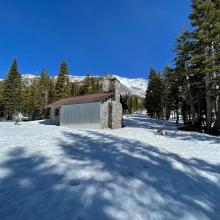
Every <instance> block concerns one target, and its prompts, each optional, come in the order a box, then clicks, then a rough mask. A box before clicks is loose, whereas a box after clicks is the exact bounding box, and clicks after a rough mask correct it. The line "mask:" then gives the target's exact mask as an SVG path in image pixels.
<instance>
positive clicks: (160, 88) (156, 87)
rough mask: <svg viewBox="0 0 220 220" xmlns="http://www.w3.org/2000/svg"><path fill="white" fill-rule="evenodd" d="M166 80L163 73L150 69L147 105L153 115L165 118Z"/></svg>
mask: <svg viewBox="0 0 220 220" xmlns="http://www.w3.org/2000/svg"><path fill="white" fill-rule="evenodd" d="M164 89H165V85H164V81H163V78H162V74H161V73H156V72H155V70H153V69H151V70H150V75H149V81H148V89H147V92H146V97H145V106H146V109H147V112H148V114H149V115H150V116H151V117H156V118H163V102H164Z"/></svg>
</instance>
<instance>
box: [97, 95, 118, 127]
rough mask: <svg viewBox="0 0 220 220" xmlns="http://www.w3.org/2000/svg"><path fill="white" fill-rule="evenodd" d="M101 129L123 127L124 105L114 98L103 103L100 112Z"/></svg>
mask: <svg viewBox="0 0 220 220" xmlns="http://www.w3.org/2000/svg"><path fill="white" fill-rule="evenodd" d="M100 123H101V128H112V129H116V128H121V127H122V105H121V103H120V102H117V101H114V100H113V98H111V99H108V100H106V101H104V102H102V103H101V111H100Z"/></svg>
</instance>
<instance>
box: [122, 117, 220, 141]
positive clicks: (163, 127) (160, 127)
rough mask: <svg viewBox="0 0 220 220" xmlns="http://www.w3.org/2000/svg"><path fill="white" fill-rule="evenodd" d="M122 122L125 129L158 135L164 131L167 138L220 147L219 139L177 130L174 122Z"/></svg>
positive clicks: (139, 119)
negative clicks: (134, 129)
mask: <svg viewBox="0 0 220 220" xmlns="http://www.w3.org/2000/svg"><path fill="white" fill-rule="evenodd" d="M124 122H125V124H126V126H127V127H135V128H145V129H149V130H151V131H152V132H154V133H157V132H158V133H160V131H164V132H165V133H166V135H167V136H168V137H171V138H176V139H180V140H198V141H207V142H209V143H210V144H211V143H214V144H215V143H217V144H219V145H220V137H216V136H211V135H208V134H202V133H198V132H187V131H180V130H178V129H177V128H178V126H176V124H175V122H171V121H166V120H159V119H153V118H149V117H146V116H140V115H137V116H135V115H134V116H130V117H129V118H124Z"/></svg>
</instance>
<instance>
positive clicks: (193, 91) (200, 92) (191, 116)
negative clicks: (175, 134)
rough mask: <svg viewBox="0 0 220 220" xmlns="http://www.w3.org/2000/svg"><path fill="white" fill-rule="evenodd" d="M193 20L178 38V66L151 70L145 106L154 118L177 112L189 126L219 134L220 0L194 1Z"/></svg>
mask: <svg viewBox="0 0 220 220" xmlns="http://www.w3.org/2000/svg"><path fill="white" fill-rule="evenodd" d="M189 19H190V21H191V24H192V26H193V30H192V31H187V30H183V31H182V34H181V36H180V37H179V38H178V39H177V40H176V44H175V47H174V52H175V60H174V62H175V67H174V68H171V67H169V66H167V67H166V68H165V70H164V72H163V73H157V72H156V71H155V70H154V69H151V71H150V74H149V86H148V89H147V92H146V99H145V105H146V108H147V111H148V113H149V115H150V116H152V117H156V118H163V119H164V118H166V119H169V117H170V112H171V111H175V112H176V115H177V123H178V121H179V115H181V116H182V119H183V122H184V124H185V125H188V126H186V127H185V129H189V130H198V131H205V132H207V133H214V134H219V130H220V98H219V97H220V1H219V0H203V1H201V0H193V1H192V12H191V14H190V15H189Z"/></svg>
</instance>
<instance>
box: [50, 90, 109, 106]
mask: <svg viewBox="0 0 220 220" xmlns="http://www.w3.org/2000/svg"><path fill="white" fill-rule="evenodd" d="M112 95H113V93H112V92H102V93H96V94H90V95H83V96H73V97H69V98H64V99H60V100H58V101H56V102H53V103H51V104H49V105H48V106H47V107H60V106H61V105H72V104H82V103H92V102H101V101H103V100H105V99H107V98H109V97H111V96H112Z"/></svg>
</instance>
